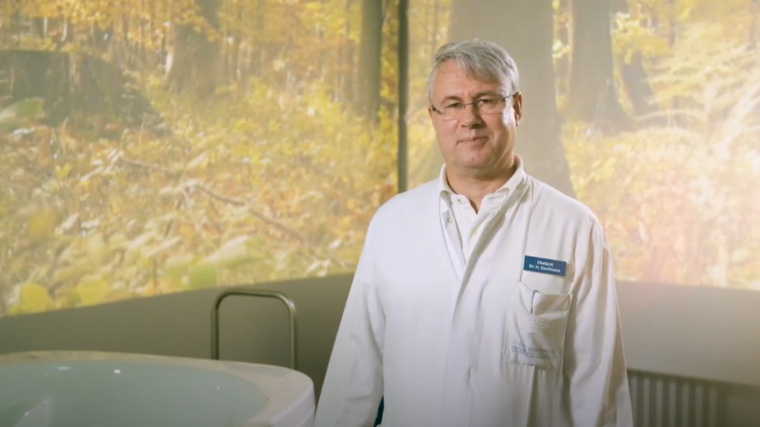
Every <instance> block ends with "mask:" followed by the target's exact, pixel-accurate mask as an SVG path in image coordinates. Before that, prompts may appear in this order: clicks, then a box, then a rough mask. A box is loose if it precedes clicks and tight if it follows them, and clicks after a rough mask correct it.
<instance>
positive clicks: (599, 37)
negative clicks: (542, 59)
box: [562, 0, 632, 132]
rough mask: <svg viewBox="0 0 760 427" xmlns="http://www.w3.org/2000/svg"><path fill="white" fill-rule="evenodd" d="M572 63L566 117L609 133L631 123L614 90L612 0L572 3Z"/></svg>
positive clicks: (576, 1)
mask: <svg viewBox="0 0 760 427" xmlns="http://www.w3.org/2000/svg"><path fill="white" fill-rule="evenodd" d="M571 7H572V25H573V30H572V35H573V40H572V59H571V65H570V88H569V91H568V94H567V98H566V99H565V105H564V106H563V108H562V110H563V113H565V116H566V117H568V118H573V119H576V120H582V121H585V122H590V123H593V124H594V126H595V127H597V128H599V129H603V130H607V131H612V132H614V131H618V130H624V129H625V130H627V129H630V127H631V125H632V122H631V120H630V118H629V117H628V114H627V113H626V112H625V111H624V110H623V107H622V106H621V105H620V102H619V101H618V97H617V91H616V90H615V86H616V85H615V78H614V75H613V61H612V31H611V28H610V26H611V19H610V11H611V4H610V0H572V2H571Z"/></svg>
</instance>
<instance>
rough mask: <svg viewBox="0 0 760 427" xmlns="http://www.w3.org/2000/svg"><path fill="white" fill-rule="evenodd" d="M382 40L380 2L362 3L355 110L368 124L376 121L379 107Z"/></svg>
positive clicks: (381, 4)
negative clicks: (359, 112)
mask: <svg viewBox="0 0 760 427" xmlns="http://www.w3.org/2000/svg"><path fill="white" fill-rule="evenodd" d="M382 40H383V2H381V1H380V0H364V2H363V4H362V29H361V47H360V51H359V75H358V78H359V80H358V87H359V94H358V97H357V109H358V111H361V112H362V115H363V116H364V117H366V118H367V119H368V120H369V121H371V122H374V121H376V120H377V111H378V109H379V108H380V72H381V68H380V67H381V62H380V61H381V55H382Z"/></svg>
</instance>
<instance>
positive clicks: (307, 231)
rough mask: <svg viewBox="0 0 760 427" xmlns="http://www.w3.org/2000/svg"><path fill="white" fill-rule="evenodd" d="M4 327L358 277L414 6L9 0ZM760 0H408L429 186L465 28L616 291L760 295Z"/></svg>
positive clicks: (413, 160)
mask: <svg viewBox="0 0 760 427" xmlns="http://www.w3.org/2000/svg"><path fill="white" fill-rule="evenodd" d="M0 7H1V9H0V108H1V109H0V165H2V166H1V167H0V179H1V180H2V183H3V189H2V191H0V247H2V249H3V251H2V253H0V272H2V273H0V316H3V315H9V314H24V313H34V312H41V311H47V310H53V309H61V308H75V307H82V306H87V305H93V304H100V303H104V302H110V301H117V300H121V299H127V298H134V297H146V296H152V295H159V294H166V293H171V292H177V291H183V290H190V289H202V288H211V287H217V286H223V285H235V284H243V283H254V282H265V281H274V280H285V279H289V278H297V277H306V276H317V275H319V276H323V275H328V274H335V273H341V272H349V271H352V269H353V268H354V266H355V263H356V261H357V260H358V255H359V252H360V250H361V245H362V242H363V238H364V233H365V229H366V227H367V224H368V222H369V219H370V218H371V216H372V214H373V213H374V211H375V209H376V208H377V207H378V206H379V205H380V204H381V203H382V202H384V201H385V200H388V199H389V198H390V197H392V196H393V194H394V193H395V192H396V182H397V177H396V145H397V132H398V129H397V113H398V103H399V99H398V87H399V79H398V56H397V47H398V35H399V26H398V23H399V20H398V0H386V1H375V0H320V1H305V0H278V1H273V0H269V1H267V0H167V1H151V0H119V1H103V0H75V1H61V0H25V1H23V2H19V1H11V0H5V1H3V2H2V4H1V6H0ZM758 14H760V5H758V1H757V0H728V1H727V0H627V1H626V0H556V1H554V2H553V3H552V2H549V1H536V0H484V1H480V2H470V1H468V0H411V1H410V10H409V21H410V29H409V30H410V38H411V47H410V58H409V64H408V67H409V68H408V69H409V76H410V82H409V87H410V90H409V102H410V105H409V111H408V114H407V117H408V139H409V159H410V168H409V171H410V172H409V177H408V178H409V181H410V185H412V186H414V185H418V184H420V183H422V182H424V181H427V180H429V179H434V178H435V177H436V176H437V174H438V172H439V168H440V164H441V163H440V162H441V158H440V154H439V153H438V152H437V147H436V146H435V141H434V135H433V132H432V128H431V126H430V124H429V119H428V117H427V112H426V110H425V109H426V106H427V94H426V79H427V73H428V71H429V66H430V60H431V58H432V55H433V53H434V52H435V50H436V49H437V48H438V47H439V46H441V45H442V44H443V43H445V42H446V41H448V40H461V39H465V38H474V37H478V38H483V39H490V40H494V41H496V42H499V43H501V44H502V45H503V46H505V47H506V48H507V49H508V50H509V51H510V52H511V53H512V54H513V55H514V57H515V59H516V60H517V63H518V66H519V67H520V70H521V74H522V81H521V90H522V92H523V94H524V105H525V116H524V125H521V127H520V133H519V136H518V147H517V151H518V153H520V154H521V155H522V156H523V158H524V159H525V160H526V166H527V168H528V170H529V171H530V172H531V173H533V174H534V175H535V176H537V177H538V178H540V179H542V180H545V181H547V182H549V183H550V184H552V185H554V186H556V187H557V188H559V189H561V190H562V191H565V192H566V193H568V194H572V195H573V196H574V197H577V198H578V199H579V200H581V201H582V202H584V203H586V204H587V205H589V206H590V207H591V208H592V209H593V210H594V211H595V212H596V214H597V215H598V216H599V218H600V220H601V221H602V222H603V224H604V226H605V229H606V232H607V237H608V239H609V241H610V244H611V246H612V249H613V254H614V258H615V267H616V271H617V277H618V278H619V279H621V280H630V281H641V282H657V283H670V284H679V285H706V286H719V287H736V288H745V289H760V259H759V258H758V257H757V256H753V254H756V253H758V251H759V250H760V190H758V188H759V187H758V185H757V183H758V182H760V179H758V178H760V141H759V140H758V138H760V137H758V135H760V132H758V131H759V130H760V66H759V64H758V58H759V53H758V37H760V33H759V32H758V31H760V30H759V29H758V26H759V25H760V23H758Z"/></svg>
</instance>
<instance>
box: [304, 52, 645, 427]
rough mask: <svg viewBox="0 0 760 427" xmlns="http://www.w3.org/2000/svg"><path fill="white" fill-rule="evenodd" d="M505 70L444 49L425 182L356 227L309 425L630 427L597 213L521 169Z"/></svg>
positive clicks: (504, 60) (508, 62)
mask: <svg viewBox="0 0 760 427" xmlns="http://www.w3.org/2000/svg"><path fill="white" fill-rule="evenodd" d="M518 83H519V82H518V72H517V68H516V66H515V63H514V61H513V60H512V58H511V57H510V56H509V55H508V54H507V52H506V51H504V50H503V49H502V48H500V47H499V46H497V45H495V44H493V43H489V42H482V41H468V42H463V43H453V44H449V45H446V46H443V47H442V48H441V49H440V50H439V51H438V53H437V55H436V58H435V62H434V66H433V70H432V72H431V76H430V81H429V87H428V90H429V97H430V106H429V108H428V110H429V114H430V119H431V121H432V124H433V127H434V128H435V132H436V136H437V140H438V143H439V146H440V149H441V152H442V154H443V157H444V160H445V165H444V166H443V168H442V170H441V175H440V179H438V180H434V181H432V182H429V183H427V184H424V185H422V186H420V187H418V188H415V189H412V190H410V191H407V192H405V193H402V194H399V195H397V196H395V197H394V198H392V199H391V200H390V201H388V202H387V203H385V204H384V205H383V206H382V207H381V208H380V209H379V210H378V211H377V213H376V214H375V216H374V217H373V219H372V221H371V222H370V225H369V229H368V231H367V237H366V240H365V246H364V249H363V251H362V254H361V257H360V260H359V264H358V267H357V271H356V274H355V278H354V282H353V284H352V287H351V290H350V292H349V296H348V301H347V303H346V307H345V312H344V315H343V319H342V321H341V325H340V328H339V331H338V336H337V339H336V342H335V347H334V349H333V354H332V358H331V360H330V363H329V366H328V370H327V376H326V378H325V382H324V387H323V389H322V393H321V397H320V402H319V405H318V407H317V414H316V426H317V427H368V426H372V425H373V421H374V420H375V415H376V411H377V408H378V403H379V402H380V400H381V398H382V397H383V396H384V412H383V414H382V415H383V416H382V426H383V427H424V426H431V427H433V426H435V427H466V426H472V427H497V426H498V427H502V426H503V427H533V426H535V427H564V426H572V427H597V426H605V427H608V426H610V427H611V426H615V427H629V426H632V425H633V421H632V414H631V403H630V395H629V389H628V382H627V376H626V364H625V359H624V356H623V344H622V340H621V336H620V335H621V333H620V320H619V315H618V307H617V299H616V298H617V297H616V292H615V284H614V275H613V270H612V260H611V256H610V250H609V247H608V245H607V242H606V240H605V236H604V232H603V230H602V228H601V226H600V223H599V222H598V221H597V219H596V217H595V216H594V214H593V213H592V212H590V211H589V209H588V208H586V207H585V206H583V205H582V204H580V203H579V202H577V201H575V200H573V199H571V198H569V197H566V196H564V195H563V194H561V193H560V192H558V191H557V190H555V189H553V188H551V187H549V186H548V185H545V184H543V183H541V182H539V181H537V180H536V179H534V178H532V177H531V176H529V175H527V174H526V173H525V171H524V169H523V164H522V159H521V158H520V157H519V156H517V155H516V154H515V153H514V147H515V135H516V130H517V126H518V124H519V122H520V118H521V113H522V95H521V94H520V92H519V91H518Z"/></svg>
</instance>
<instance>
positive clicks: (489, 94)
mask: <svg viewBox="0 0 760 427" xmlns="http://www.w3.org/2000/svg"><path fill="white" fill-rule="evenodd" d="M482 96H502V95H501V93H500V92H497V91H493V90H486V91H483V92H478V93H476V94H475V96H474V97H473V98H475V99H477V98H480V97H482Z"/></svg>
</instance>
